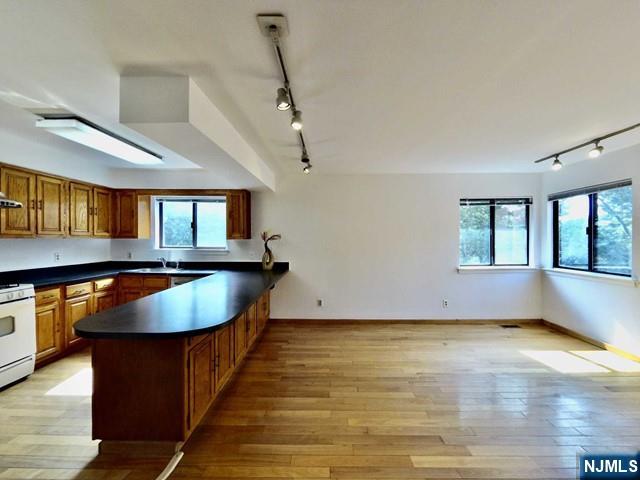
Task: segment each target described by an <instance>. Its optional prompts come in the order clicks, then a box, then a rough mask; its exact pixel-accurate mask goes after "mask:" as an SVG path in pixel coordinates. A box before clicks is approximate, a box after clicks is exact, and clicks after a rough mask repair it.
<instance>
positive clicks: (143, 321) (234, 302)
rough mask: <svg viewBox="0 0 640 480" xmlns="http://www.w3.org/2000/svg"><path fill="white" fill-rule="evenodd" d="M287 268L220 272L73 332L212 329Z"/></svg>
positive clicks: (145, 334)
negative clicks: (269, 270) (267, 270)
mask: <svg viewBox="0 0 640 480" xmlns="http://www.w3.org/2000/svg"><path fill="white" fill-rule="evenodd" d="M286 273H287V270H284V269H279V270H275V271H271V272H264V271H229V270H222V271H218V272H217V273H215V274H213V275H210V276H208V277H204V278H201V279H198V280H195V281H193V282H190V283H187V284H184V285H180V286H178V287H174V288H171V289H169V290H164V291H162V292H158V293H156V294H153V295H150V296H148V297H143V298H141V299H139V300H134V301H133V302H129V303H126V304H124V305H120V306H118V307H114V308H111V309H109V310H105V311H103V312H100V313H97V314H95V315H91V316H89V317H86V318H83V319H82V320H80V321H78V322H77V323H76V324H75V325H74V328H75V331H76V334H77V335H79V336H81V337H84V338H98V339H151V338H158V339H161V338H176V337H185V336H191V335H199V334H202V333H207V332H212V331H214V330H217V329H218V328H220V327H222V326H224V325H226V324H228V323H230V322H231V321H233V320H234V319H235V318H236V317H237V316H238V315H239V314H241V313H242V312H244V311H245V310H247V308H249V306H250V305H251V304H252V303H255V302H256V301H257V300H258V298H260V296H261V295H262V294H263V292H265V291H266V290H267V289H269V288H271V287H273V286H274V285H275V284H276V283H277V282H278V281H279V280H280V279H281V278H282V277H283V276H284V275H285V274H286Z"/></svg>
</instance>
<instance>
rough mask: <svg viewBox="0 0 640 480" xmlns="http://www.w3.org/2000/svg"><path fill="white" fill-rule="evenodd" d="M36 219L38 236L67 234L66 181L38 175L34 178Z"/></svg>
mask: <svg viewBox="0 0 640 480" xmlns="http://www.w3.org/2000/svg"><path fill="white" fill-rule="evenodd" d="M36 182H37V188H36V196H37V203H36V218H37V233H38V235H46V236H65V235H66V234H67V208H68V206H67V189H68V184H67V182H66V181H64V180H62V179H60V178H56V177H48V176H46V175H38V176H37V177H36Z"/></svg>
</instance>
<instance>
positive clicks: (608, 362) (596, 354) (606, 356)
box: [571, 350, 640, 373]
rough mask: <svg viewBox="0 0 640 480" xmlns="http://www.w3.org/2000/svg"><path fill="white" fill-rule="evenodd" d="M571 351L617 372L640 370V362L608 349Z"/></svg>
mask: <svg viewBox="0 0 640 480" xmlns="http://www.w3.org/2000/svg"><path fill="white" fill-rule="evenodd" d="M571 353H573V354H574V355H578V356H579V357H582V358H586V359H587V360H589V361H591V362H594V363H598V364H600V365H602V366H604V367H607V368H609V369H611V370H614V371H616V372H629V373H630V372H640V363H638V362H634V361H633V360H629V359H628V358H624V357H622V356H620V355H616V354H615V353H613V352H609V351H607V350H576V351H571Z"/></svg>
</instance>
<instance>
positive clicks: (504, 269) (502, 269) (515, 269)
mask: <svg viewBox="0 0 640 480" xmlns="http://www.w3.org/2000/svg"><path fill="white" fill-rule="evenodd" d="M536 271H538V269H537V268H536V267H530V266H526V265H523V266H509V265H505V266H493V267H490V266H486V267H458V273H463V274H467V273H519V272H536Z"/></svg>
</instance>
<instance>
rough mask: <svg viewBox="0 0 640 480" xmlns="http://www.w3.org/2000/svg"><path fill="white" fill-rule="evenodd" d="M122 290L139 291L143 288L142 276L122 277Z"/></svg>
mask: <svg viewBox="0 0 640 480" xmlns="http://www.w3.org/2000/svg"><path fill="white" fill-rule="evenodd" d="M120 288H122V289H123V290H127V289H133V290H135V289H138V288H142V276H141V275H131V276H122V275H121V276H120Z"/></svg>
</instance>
